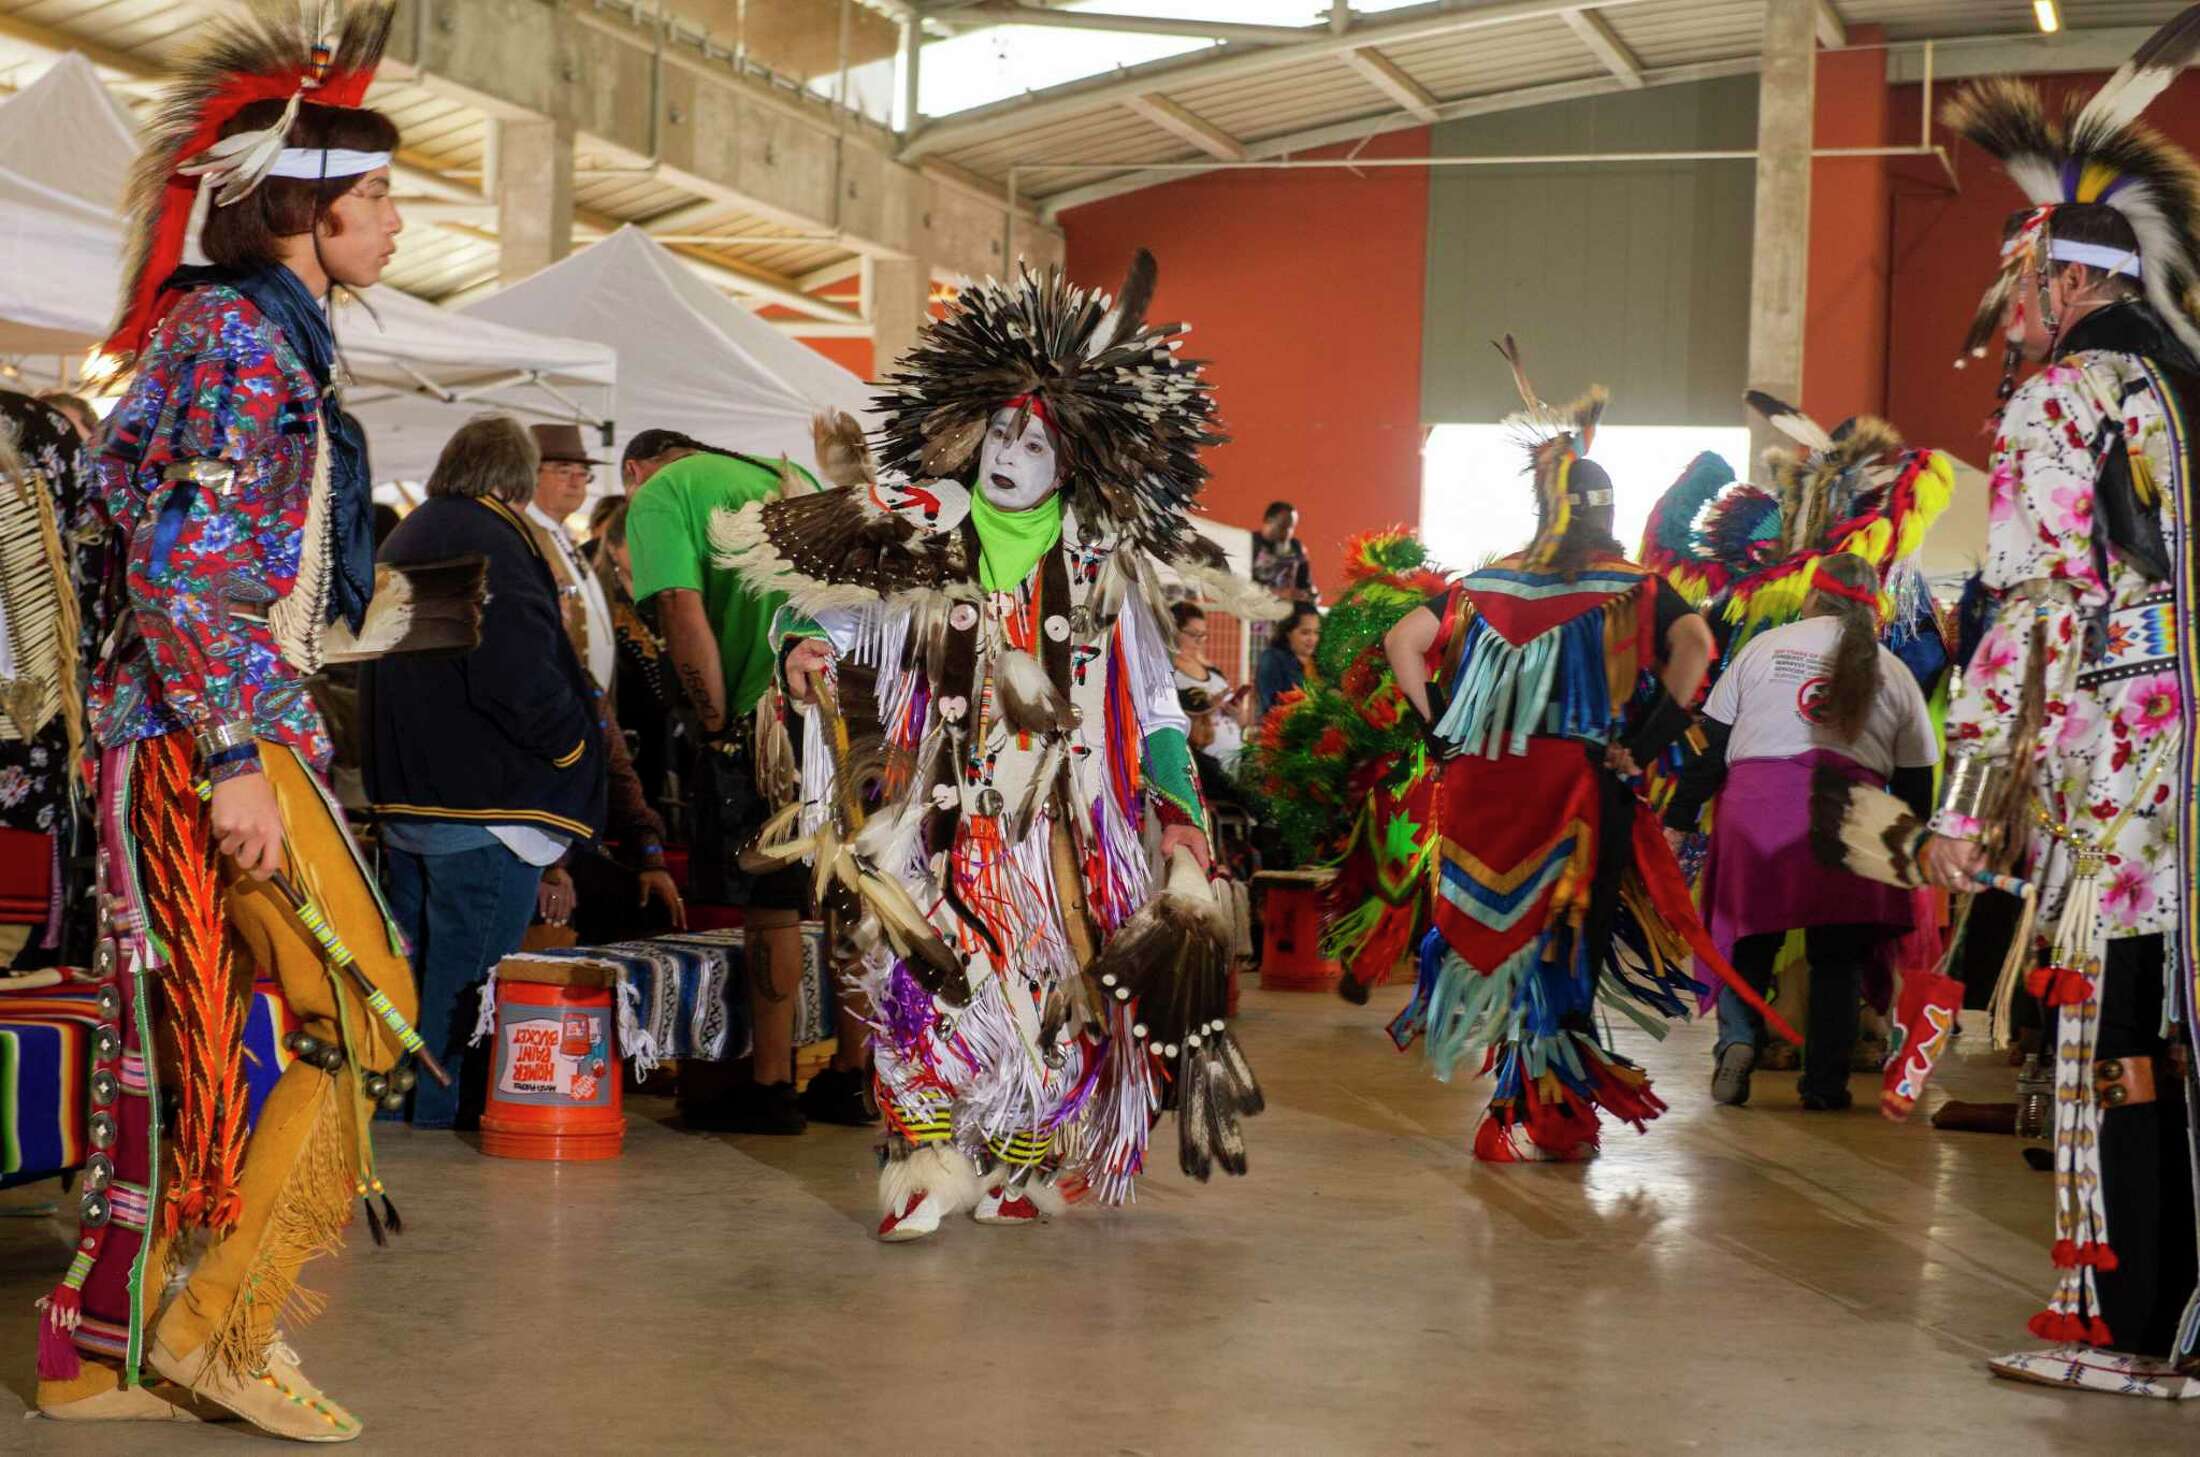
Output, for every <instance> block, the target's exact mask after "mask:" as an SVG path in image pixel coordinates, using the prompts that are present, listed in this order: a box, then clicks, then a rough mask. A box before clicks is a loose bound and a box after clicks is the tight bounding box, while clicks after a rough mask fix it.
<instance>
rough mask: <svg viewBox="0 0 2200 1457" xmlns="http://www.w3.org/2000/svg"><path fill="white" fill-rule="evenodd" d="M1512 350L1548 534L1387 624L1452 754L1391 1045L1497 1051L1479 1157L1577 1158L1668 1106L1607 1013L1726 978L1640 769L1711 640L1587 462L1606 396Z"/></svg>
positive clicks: (1641, 1018) (1683, 998)
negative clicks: (1621, 522) (1542, 392)
mask: <svg viewBox="0 0 2200 1457" xmlns="http://www.w3.org/2000/svg"><path fill="white" fill-rule="evenodd" d="M1501 347H1502V348H1503V350H1504V352H1505V354H1506V356H1507V358H1508V359H1509V360H1511V361H1512V363H1513V368H1514V373H1515V375H1516V377H1517V378H1518V382H1519V385H1520V392H1521V398H1522V399H1523V400H1524V401H1525V402H1526V405H1527V408H1526V410H1525V411H1524V412H1523V413H1522V414H1520V415H1517V416H1515V417H1514V419H1513V421H1512V422H1511V423H1512V424H1513V425H1514V426H1515V427H1516V428H1517V429H1518V430H1519V431H1520V433H1521V434H1522V436H1523V439H1524V441H1525V443H1526V444H1527V445H1528V447H1529V452H1530V458H1531V462H1532V470H1533V476H1534V484H1535V491H1536V503H1537V507H1538V527H1537V532H1536V536H1535V539H1534V540H1533V541H1532V542H1530V543H1529V545H1528V547H1527V549H1526V550H1524V551H1521V552H1518V553H1515V554H1514V555H1512V556H1509V557H1505V558H1503V559H1502V560H1500V561H1498V562H1496V563H1494V564H1492V565H1490V566H1488V567H1485V568H1483V569H1482V570H1480V571H1478V572H1474V573H1471V574H1469V575H1468V576H1466V577H1465V578H1463V579H1462V580H1461V581H1460V582H1459V584H1458V586H1457V587H1456V588H1454V589H1453V590H1452V591H1451V592H1450V593H1449V594H1447V596H1446V597H1445V598H1444V599H1443V600H1442V602H1441V603H1440V604H1439V606H1438V607H1437V608H1435V609H1431V608H1428V607H1420V608H1416V609H1414V610H1413V611H1412V612H1410V613H1408V614H1407V615H1406V617H1405V618H1404V620H1403V621H1401V622H1400V623H1399V624H1398V625H1397V626H1396V627H1393V628H1392V629H1391V630H1390V632H1389V634H1388V636H1387V638H1386V647H1387V650H1388V653H1389V657H1390V661H1391V664H1392V667H1393V669H1394V670H1395V672H1396V674H1397V682H1398V687H1399V689H1400V691H1401V692H1403V693H1404V694H1405V696H1406V698H1407V699H1408V700H1409V701H1410V702H1411V703H1412V704H1413V706H1414V707H1415V709H1416V710H1418V711H1420V713H1421V715H1422V718H1423V720H1424V721H1425V722H1428V723H1430V724H1432V725H1433V726H1434V727H1433V730H1432V735H1433V738H1434V740H1435V742H1436V743H1437V744H1438V745H1439V746H1440V749H1441V751H1442V753H1443V755H1444V758H1443V763H1442V767H1441V769H1440V771H1439V780H1438V784H1437V787H1436V791H1435V801H1436V834H1437V837H1438V844H1437V849H1436V852H1435V857H1434V864H1433V865H1432V867H1431V872H1430V873H1431V875H1432V876H1433V878H1434V883H1435V898H1434V917H1435V929H1434V930H1433V931H1432V932H1431V933H1430V934H1429V936H1428V937H1427V939H1426V941H1425V942H1424V944H1423V948H1422V954H1421V976H1420V984H1419V986H1418V988H1417V989H1416V990H1415V993H1414V996H1413V1000H1412V1002H1411V1003H1410V1004H1409V1005H1408V1006H1407V1008H1406V1010H1405V1011H1404V1012H1403V1013H1401V1014H1400V1016H1399V1017H1398V1019H1397V1021H1396V1022H1395V1023H1394V1024H1393V1028H1392V1035H1393V1036H1394V1037H1395V1038H1396V1039H1397V1041H1398V1043H1399V1045H1400V1046H1401V1047H1404V1046H1408V1045H1410V1044H1411V1042H1412V1041H1413V1039H1414V1038H1416V1037H1426V1039H1427V1042H1428V1052H1429V1057H1430V1060H1431V1062H1432V1063H1433V1065H1434V1067H1435V1069H1436V1073H1437V1076H1439V1077H1445V1078H1448V1077H1449V1076H1450V1074H1451V1073H1452V1071H1453V1069H1454V1068H1455V1067H1456V1066H1457V1064H1458V1062H1459V1060H1460V1059H1461V1058H1462V1057H1464V1056H1467V1055H1469V1054H1470V1053H1477V1052H1478V1053H1480V1054H1482V1068H1483V1070H1485V1071H1488V1072H1491V1073H1493V1074H1494V1075H1495V1079H1496V1089H1495V1092H1494V1094H1493V1096H1492V1098H1491V1100H1490V1108H1489V1114H1488V1116H1487V1117H1486V1118H1485V1119H1484V1120H1483V1123H1482V1126H1481V1129H1480V1131H1479V1132H1478V1133H1477V1134H1476V1136H1475V1141H1474V1150H1475V1153H1476V1155H1477V1156H1478V1157H1480V1158H1484V1159H1490V1160H1494V1161H1499V1162H1514V1161H1520V1160H1527V1159H1583V1158H1588V1157H1592V1156H1593V1155H1594V1154H1595V1153H1596V1151H1597V1147H1598V1137H1599V1134H1598V1123H1599V1116H1600V1113H1602V1114H1609V1115H1611V1116H1613V1117H1616V1118H1619V1119H1620V1120H1621V1121H1623V1122H1626V1123H1629V1124H1632V1125H1633V1126H1634V1127H1635V1128H1637V1129H1638V1130H1639V1129H1641V1128H1642V1127H1643V1125H1644V1124H1646V1123H1648V1122H1649V1120H1651V1119H1652V1118H1655V1117H1657V1116H1658V1114H1659V1113H1660V1112H1662V1111H1663V1110H1664V1107H1665V1105H1664V1103H1663V1102H1661V1101H1660V1100H1659V1099H1658V1097H1657V1095H1656V1094H1655V1093H1653V1092H1652V1091H1651V1089H1650V1082H1649V1079H1648V1078H1647V1077H1646V1076H1645V1075H1644V1074H1643V1072H1642V1070H1641V1069H1640V1068H1638V1067H1637V1066H1635V1065H1634V1064H1633V1063H1631V1062H1629V1061H1628V1060H1627V1059H1626V1058H1624V1057H1622V1056H1620V1055H1619V1054H1618V1053H1617V1052H1616V1051H1614V1050H1613V1049H1612V1048H1611V1047H1610V1045H1609V1044H1608V1043H1607V1042H1606V1040H1605V1038H1604V1035H1603V1034H1602V1032H1601V1031H1600V1030H1599V1028H1598V1025H1597V1013H1598V1011H1599V1009H1600V1006H1601V1007H1606V1008H1611V1009H1614V1010H1617V1011H1619V1012H1621V1013H1623V1014H1624V1015H1627V1016H1629V1017H1631V1018H1633V1019H1635V1020H1636V1021H1638V1022H1641V1023H1643V1024H1644V1025H1645V1026H1649V1025H1652V1024H1653V1022H1654V1019H1656V1018H1659V1017H1682V1016H1687V1015H1688V1014H1689V1013H1690V1011H1691V1010H1692V1006H1693V1004H1694V1003H1695V1002H1696V1001H1697V999H1698V998H1699V997H1700V996H1701V994H1702V991H1703V988H1702V987H1701V986H1700V984H1699V983H1698V982H1697V980H1696V978H1695V976H1694V975H1693V973H1692V971H1691V969H1690V964H1689V963H1690V956H1691V954H1692V953H1693V954H1694V955H1696V956H1698V957H1701V958H1702V959H1703V960H1704V961H1705V962H1707V963H1708V964H1710V965H1711V966H1712V967H1713V968H1714V970H1715V971H1716V972H1718V973H1719V974H1720V975H1721V976H1722V977H1723V978H1727V979H1731V975H1732V974H1731V972H1730V971H1728V970H1727V969H1726V968H1725V965H1724V962H1723V961H1722V960H1721V959H1720V958H1719V957H1718V955H1717V953H1716V952H1715V951H1714V950H1713V949H1712V947H1711V944H1710V940H1709V938H1708V937H1707V936H1706V934H1705V932H1704V929H1703V927H1702V925H1701V924H1700V923H1699V922H1698V921H1697V918H1696V912H1695V908H1694V907H1693V906H1692V905H1690V903H1689V898H1688V886H1687V883H1686V882H1685V881H1684V880H1683V879H1682V876H1681V872H1680V867H1679V866H1678V865H1677V864H1676V863H1675V862H1674V859H1673V855H1672V852H1671V851H1670V850H1669V849H1668V848H1667V847H1666V843H1665V839H1664V836H1663V834H1662V833H1661V832H1660V830H1659V828H1658V824H1657V819H1656V816H1655V815H1654V814H1653V813H1652V812H1651V810H1650V807H1649V806H1648V805H1647V804H1646V803H1644V802H1643V801H1642V800H1641V799H1639V798H1638V797H1637V795H1636V793H1635V791H1634V789H1633V788H1632V787H1631V785H1630V783H1629V777H1631V776H1632V775H1633V774H1634V772H1635V766H1636V765H1638V764H1642V763H1647V762H1650V761H1651V760H1653V759H1655V758H1656V757H1657V756H1658V755H1659V754H1660V753H1662V752H1663V751H1664V749H1665V748H1667V747H1668V746H1669V745H1670V744H1671V743H1672V742H1673V740H1674V739H1675V738H1677V737H1678V736H1679V735H1680V734H1681V733H1682V732H1683V731H1685V730H1686V728H1687V727H1688V723H1689V714H1688V709H1687V707H1686V705H1687V704H1688V703H1689V702H1690V701H1692V700H1693V699H1694V697H1695V694H1696V690H1697V688H1698V687H1699V686H1700V685H1701V684H1702V681H1703V676H1704V672H1705V670H1706V668H1707V667H1708V666H1709V663H1710V659H1711V651H1712V645H1711V631H1710V629H1709V628H1708V627H1707V626H1706V625H1705V624H1704V621H1703V619H1702V618H1701V617H1699V616H1697V615H1696V614H1695V613H1694V612H1692V611H1690V610H1689V608H1688V605H1687V603H1686V602H1684V601H1683V600H1682V599H1681V597H1680V595H1679V593H1678V592H1676V591H1675V590H1674V589H1673V588H1672V587H1670V586H1668V585H1667V584H1666V583H1665V582H1664V581H1663V579H1662V578H1660V577H1658V576H1657V575H1656V574H1655V573H1652V572H1649V571H1647V570H1645V569H1644V568H1642V567H1639V566H1637V565H1635V564H1634V563H1632V562H1630V561H1628V560H1627V559H1626V558H1625V556H1624V555H1622V553H1621V551H1620V548H1619V545H1618V543H1617V542H1615V541H1614V540H1612V536H1611V529H1612V485H1611V479H1610V477H1608V476H1607V475H1605V473H1604V471H1603V469H1602V468H1601V467H1599V466H1597V465H1596V464H1594V463H1593V462H1591V461H1589V460H1588V459H1587V458H1586V456H1587V452H1588V449H1589V446H1590V444H1591V442H1592V441H1593V440H1594V438H1595V432H1596V425H1597V420H1598V418H1599V417H1600V416H1601V414H1602V413H1603V409H1604V395H1603V392H1602V391H1593V392H1592V393H1590V394H1589V395H1587V396H1586V397H1584V398H1583V399H1581V400H1579V401H1577V402H1575V403H1574V404H1573V405H1571V406H1569V407H1567V408H1565V409H1554V408H1552V407H1550V406H1548V405H1545V404H1543V403H1542V402H1541V401H1540V400H1538V399H1537V398H1536V396H1535V392H1534V391H1533V389H1531V388H1530V387H1529V385H1528V382H1527V379H1526V376H1525V374H1524V373H1523V372H1522V370H1521V367H1520V363H1519V358H1518V353H1517V351H1516V350H1515V349H1514V348H1513V347H1512V341H1511V340H1510V339H1508V340H1506V342H1505V344H1504V345H1503V346H1501ZM1431 688H1433V689H1434V690H1435V692H1434V694H1431V692H1430V689H1431ZM1749 999H1750V1000H1752V1001H1753V1002H1755V1001H1756V999H1755V998H1754V995H1753V994H1752V996H1751V997H1750V998H1749ZM1757 1005H1759V1006H1760V1007H1761V1005H1762V1004H1761V1002H1757ZM1774 1021H1775V1024H1776V1025H1777V1019H1774ZM1790 1035H1792V1034H1790Z"/></svg>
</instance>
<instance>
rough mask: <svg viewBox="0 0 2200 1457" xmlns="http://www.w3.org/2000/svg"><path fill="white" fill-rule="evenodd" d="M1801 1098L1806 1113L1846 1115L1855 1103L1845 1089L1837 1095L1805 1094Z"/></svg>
mask: <svg viewBox="0 0 2200 1457" xmlns="http://www.w3.org/2000/svg"><path fill="white" fill-rule="evenodd" d="M1802 1097H1803V1111H1804V1112H1806V1113H1846V1112H1847V1111H1848V1110H1849V1109H1850V1108H1851V1107H1852V1106H1854V1104H1855V1102H1856V1098H1855V1097H1854V1096H1853V1095H1852V1094H1851V1093H1850V1092H1849V1090H1848V1089H1847V1088H1843V1089H1842V1090H1841V1091H1840V1092H1838V1093H1805V1094H1803V1095H1802Z"/></svg>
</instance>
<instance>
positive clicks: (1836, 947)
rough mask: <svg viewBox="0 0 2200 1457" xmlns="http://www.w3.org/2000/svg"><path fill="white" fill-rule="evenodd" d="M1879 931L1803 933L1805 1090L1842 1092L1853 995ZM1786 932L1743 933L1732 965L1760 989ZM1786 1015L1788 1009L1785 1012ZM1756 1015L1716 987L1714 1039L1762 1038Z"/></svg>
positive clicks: (1851, 1039) (1852, 1046)
mask: <svg viewBox="0 0 2200 1457" xmlns="http://www.w3.org/2000/svg"><path fill="white" fill-rule="evenodd" d="M1885 934H1886V933H1885V932H1884V931H1883V930H1880V929H1879V928H1877V927H1872V926H1812V927H1809V928H1808V929H1807V930H1805V931H1804V932H1803V954H1804V959H1805V960H1807V961H1808V962H1809V963H1810V1006H1809V1009H1808V1011H1807V1012H1806V1014H1805V1018H1806V1020H1805V1023H1804V1026H1803V1077H1802V1081H1801V1084H1800V1086H1801V1088H1802V1090H1803V1091H1804V1092H1806V1093H1816V1094H1819V1095H1820V1096H1823V1097H1838V1096H1839V1095H1840V1094H1842V1093H1844V1092H1846V1091H1848V1086H1849V1057H1850V1054H1852V1053H1854V1052H1855V1051H1856V1033H1857V1022H1858V1013H1857V998H1858V996H1859V995H1860V991H1859V988H1860V987H1861V985H1862V980H1863V975H1864V963H1865V962H1866V961H1867V960H1868V959H1869V958H1870V956H1871V954H1872V948H1873V947H1875V946H1876V945H1877V944H1878V943H1879V941H1880V939H1881V938H1882V937H1884V936H1885ZM1786 940H1787V937H1786V936H1784V935H1782V934H1781V933H1779V932H1777V931H1774V932H1770V933H1768V934H1765V935H1762V936H1744V937H1742V938H1741V939H1740V940H1739V941H1736V942H1735V943H1734V955H1733V963H1734V970H1735V972H1736V974H1738V975H1739V976H1740V977H1741V978H1742V980H1744V981H1746V982H1748V983H1749V984H1750V985H1751V986H1753V987H1755V988H1756V989H1757V990H1758V991H1760V992H1762V991H1764V990H1766V989H1767V988H1769V987H1770V986H1771V985H1772V972H1773V967H1774V964H1775V962H1777V961H1778V959H1779V955H1780V947H1781V944H1782V943H1783V942H1785V941H1786ZM1790 1015H1792V1014H1790ZM1763 1032H1764V1025H1763V1022H1762V1020H1761V1019H1760V1018H1759V1017H1758V1015H1757V1014H1756V1013H1755V1012H1753V1011H1751V1010H1750V1009H1749V1008H1748V1007H1746V1006H1744V1005H1743V1004H1742V999H1741V998H1740V997H1738V996H1736V995H1734V993H1733V992H1732V991H1730V990H1728V989H1727V988H1724V987H1721V988H1720V989H1719V1043H1718V1045H1719V1046H1720V1047H1721V1048H1724V1047H1725V1046H1726V1045H1727V1044H1728V1043H1730V1042H1747V1043H1749V1044H1750V1045H1752V1046H1755V1045H1756V1044H1757V1043H1758V1042H1760V1041H1761V1040H1762V1035H1763Z"/></svg>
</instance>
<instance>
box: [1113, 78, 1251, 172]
mask: <svg viewBox="0 0 2200 1457" xmlns="http://www.w3.org/2000/svg"><path fill="white" fill-rule="evenodd" d="M1123 108H1124V110H1126V111H1130V112H1134V113H1136V114H1137V115H1139V116H1142V117H1144V118H1145V119H1146V120H1148V121H1150V122H1152V123H1153V124H1154V125H1155V126H1157V127H1159V128H1161V129H1162V130H1163V131H1165V132H1167V133H1169V134H1170V135H1171V136H1174V137H1177V138H1179V139H1181V140H1183V141H1187V142H1190V143H1191V144H1192V145H1193V146H1195V147H1197V148H1199V149H1200V150H1201V151H1202V152H1205V153H1206V154H1207V155H1208V156H1210V157H1220V158H1221V159H1222V160H1223V161H1225V162H1242V161H1244V160H1245V144H1244V143H1243V142H1241V141H1239V140H1238V139H1237V138H1236V137H1233V136H1231V135H1230V134H1229V133H1228V132H1226V131H1224V130H1223V129H1222V128H1221V127H1218V126H1216V125H1215V124H1214V123H1213V122H1211V121H1209V120H1207V119H1206V118H1205V117H1203V116H1201V115H1199V114H1198V113H1197V112H1195V111H1193V110H1192V109H1191V108H1189V107H1186V106H1182V105H1179V104H1178V103H1176V102H1174V101H1171V100H1170V99H1169V98H1168V97H1166V96H1162V95H1159V94H1158V93H1157V94H1155V95H1152V96H1126V97H1124V98H1123Z"/></svg>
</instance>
